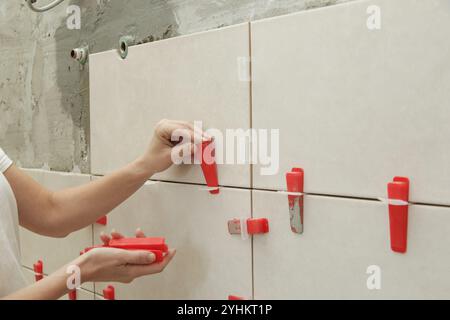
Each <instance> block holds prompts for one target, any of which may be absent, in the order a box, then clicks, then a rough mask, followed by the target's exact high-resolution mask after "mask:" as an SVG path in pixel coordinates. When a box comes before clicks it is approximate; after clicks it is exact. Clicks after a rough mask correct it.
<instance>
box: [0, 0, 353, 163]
mask: <svg viewBox="0 0 450 320" xmlns="http://www.w3.org/2000/svg"><path fill="white" fill-rule="evenodd" d="M347 1H354V0H229V1H226V0H165V1H163V0H71V1H69V0H67V1H65V2H64V3H63V4H61V5H60V6H58V7H57V8H55V9H53V10H51V11H49V12H46V13H41V14H38V13H35V12H32V11H31V10H30V9H29V8H28V7H27V5H26V4H25V1H22V0H21V1H1V2H0V146H1V147H2V148H3V149H5V150H6V152H7V153H8V154H9V156H10V157H11V158H13V159H14V160H15V161H16V163H18V164H19V165H21V166H23V167H28V168H46V169H51V170H57V171H74V172H79V171H81V172H89V171H90V166H89V75H88V72H89V67H88V65H87V66H86V67H85V68H84V69H83V70H81V69H80V66H79V64H78V63H77V62H75V61H73V60H71V59H70V56H69V53H70V51H71V49H72V48H75V47H78V46H80V45H85V44H88V45H89V46H90V50H91V52H99V51H104V50H109V49H111V48H116V47H117V45H118V39H119V37H120V36H121V35H128V34H130V35H134V36H135V37H136V39H137V40H138V41H139V42H148V41H156V40H159V39H163V38H169V37H175V36H178V35H183V34H189V33H193V32H198V31H204V30H210V29H214V28H220V27H223V26H228V25H232V24H236V23H241V22H245V21H251V20H257V19H261V18H267V17H271V16H277V15H282V14H286V13H291V12H296V11H301V10H307V9H312V8H318V7H323V6H328V5H334V4H337V3H342V2H347ZM39 3H40V4H41V5H42V4H47V3H49V0H38V4H39ZM69 5H78V6H80V7H81V29H79V30H69V29H68V28H67V24H66V22H67V18H68V14H67V12H66V9H67V7H68V6H69ZM94 125H95V124H94ZM118 143H120V142H118Z"/></svg>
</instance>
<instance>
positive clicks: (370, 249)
mask: <svg viewBox="0 0 450 320" xmlns="http://www.w3.org/2000/svg"><path fill="white" fill-rule="evenodd" d="M434 2H435V6H426V5H425V4H424V2H423V1H415V0H398V1H388V0H376V1H358V2H354V3H349V4H343V5H338V6H334V7H330V8H324V9H318V10H313V11H309V12H305V13H299V14H292V15H288V16H283V17H279V18H273V19H268V20H261V21H258V22H255V23H251V24H242V25H238V26H233V27H228V28H224V29H220V30H215V31H209V32H204V33H200V34H195V35H191V36H186V37H180V38H175V39H169V40H163V41H159V42H155V43H149V44H144V45H140V46H136V47H132V48H131V49H130V52H129V56H128V57H127V59H125V60H121V59H119V58H118V56H117V53H116V52H115V51H108V52H104V53H100V54H95V55H92V56H91V57H90V76H91V142H92V145H91V154H92V173H93V174H94V175H96V176H101V175H103V174H106V173H108V172H110V171H112V170H113V169H115V168H117V167H120V166H121V165H124V164H126V163H127V162H129V161H131V160H133V159H134V158H135V157H136V156H137V155H139V153H140V152H142V151H143V150H144V148H145V146H146V143H147V142H148V140H149V138H150V135H151V130H152V128H153V127H154V124H155V123H156V122H157V121H158V120H160V119H162V118H173V119H186V120H203V124H204V128H210V127H214V128H218V129H221V130H224V129H227V128H229V129H237V128H241V129H244V130H245V129H248V128H261V129H279V130H280V171H279V173H278V174H276V175H272V176H263V175H261V174H260V166H259V165H250V164H248V165H219V181H220V184H221V186H222V188H221V190H220V194H219V195H210V194H209V193H208V192H206V191H204V190H202V188H201V187H200V186H198V185H197V184H202V183H203V177H202V174H201V170H200V168H199V166H195V165H193V166H181V167H180V166H178V167H174V168H172V169H170V170H169V171H167V172H165V173H163V174H160V175H158V176H156V177H153V179H154V180H156V181H159V182H158V183H154V182H149V183H147V184H146V185H145V186H144V187H143V188H142V189H141V190H140V191H138V192H137V193H136V194H135V195H134V196H132V197H131V198H130V199H129V200H128V201H127V202H126V203H124V204H122V205H121V206H119V207H118V208H117V209H116V210H114V211H113V212H112V213H111V214H110V215H109V221H108V225H107V226H106V227H102V226H99V225H96V226H94V227H93V234H94V236H93V237H91V238H89V239H86V238H85V237H84V236H83V232H84V231H83V230H82V231H80V233H79V234H76V235H74V236H72V237H74V239H76V240H74V241H73V242H71V243H70V244H67V246H70V245H72V246H73V245H74V244H76V245H77V246H81V245H82V244H83V245H84V243H85V242H86V241H87V242H89V241H91V242H95V243H97V242H98V241H99V239H98V235H99V232H100V231H102V230H104V231H109V230H110V229H111V228H116V229H118V230H121V231H123V232H124V233H126V234H132V233H133V231H134V230H135V228H136V227H141V228H142V229H143V230H144V231H146V232H147V234H149V235H152V236H164V237H166V239H167V242H168V243H169V245H170V246H172V247H176V248H177V249H178V253H177V256H176V258H175V259H174V261H173V262H172V263H171V265H170V266H169V267H168V269H167V270H166V271H165V272H164V273H162V274H160V275H156V276H151V277H146V278H143V279H139V280H136V281H135V282H133V283H132V284H129V285H119V284H117V285H116V289H117V291H116V295H117V298H118V299H165V298H173V299H178V298H180V299H182V298H185V299H223V298H226V297H227V296H228V295H229V294H232V295H238V296H242V297H247V298H255V299H264V298H268V299H282V298H299V299H308V298H331V299H333V298H367V299H381V298H449V297H450V294H449V292H448V287H449V285H450V277H449V276H448V270H449V265H450V249H449V248H448V247H449V246H448V242H449V240H450V236H449V234H448V231H447V230H448V225H449V224H450V151H449V149H448V147H447V146H448V141H449V138H450V129H449V128H450V127H449V126H448V123H449V120H450V112H448V110H447V109H448V108H447V106H446V105H445V103H446V102H447V101H450V92H449V90H448V84H449V83H450V63H449V62H448V57H447V56H448V52H449V51H450V43H449V42H448V38H449V35H450V31H449V30H450V19H448V18H449V12H450V11H449V10H448V2H446V1H444V0H436V1H434ZM369 5H377V6H379V7H380V8H381V13H382V15H381V17H382V20H381V23H382V24H381V29H379V30H378V29H377V30H370V29H369V28H367V25H366V21H367V19H368V17H369V15H368V13H367V8H368V6H369ZM250 56H251V59H249V57H250ZM250 60H251V64H250V63H245V61H250ZM250 74H251V81H249V75H250ZM295 166H299V167H303V168H304V170H305V193H306V195H305V196H304V205H305V207H304V219H305V220H304V223H305V229H304V233H303V234H301V235H299V234H294V233H292V232H291V229H290V225H289V211H288V200H287V195H286V194H284V193H281V192H278V191H280V190H285V189H286V185H285V177H284V175H285V173H286V172H287V171H289V170H290V169H291V168H292V167H295ZM43 175H48V173H43ZM50 175H55V174H50ZM56 175H58V179H62V181H67V184H68V185H70V184H72V183H79V182H81V180H80V179H82V178H81V177H79V176H75V177H73V178H72V177H71V176H70V175H69V176H63V175H59V174H56ZM396 175H400V176H407V177H409V178H410V180H411V192H410V201H411V205H410V206H409V229H408V237H409V238H408V251H407V252H406V253H405V254H398V253H395V252H392V251H391V249H390V244H389V219H388V207H387V206H386V205H385V204H384V203H382V202H380V201H378V198H380V197H383V198H385V197H386V185H387V183H388V182H389V181H391V179H392V178H393V176H396ZM97 178H99V177H95V179H97ZM72 179H73V181H72V182H68V181H69V180H72ZM85 179H87V180H88V178H85ZM65 183H66V182H65ZM58 187H62V185H61V184H60V185H58ZM251 216H253V217H265V218H268V219H269V223H270V232H269V233H268V234H265V235H258V236H255V237H254V238H253V239H247V240H243V239H241V238H240V236H235V235H230V234H228V232H227V221H228V220H229V219H231V218H235V217H251ZM25 239H26V237H25ZM29 241H30V240H29ZM43 241H44V240H43ZM45 241H47V240H45ZM34 242H35V243H34V244H33V246H34V247H33V248H36V249H35V250H33V252H39V251H37V250H38V249H39V244H38V242H37V240H36V241H34ZM26 245H27V244H26V240H25V241H23V243H22V246H26ZM30 246H31V244H30ZM54 250H61V248H55V249H54ZM77 250H79V248H77V249H76V250H75V249H74V250H73V251H74V252H75V251H77ZM22 251H23V252H25V253H26V250H25V249H23V250H22ZM42 252H43V254H44V253H45V251H42ZM30 255H31V253H29V254H27V253H26V254H25V256H24V261H29V262H32V261H34V259H35V258H36V257H37V256H33V255H31V257H32V258H30ZM63 257H64V258H66V257H65V256H61V258H63ZM58 263H60V261H54V262H52V261H50V262H49V265H50V266H51V265H52V264H55V265H56V264H58ZM25 266H27V264H25ZM370 266H377V267H379V270H381V288H380V289H379V290H370V289H369V288H368V286H367V280H368V277H369V276H370V275H369V274H367V270H368V267H370ZM103 287H104V284H97V286H96V287H95V290H94V292H99V293H100V292H101V290H102V288H103ZM86 289H87V290H90V288H86Z"/></svg>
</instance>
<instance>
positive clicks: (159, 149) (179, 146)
mask: <svg viewBox="0 0 450 320" xmlns="http://www.w3.org/2000/svg"><path fill="white" fill-rule="evenodd" d="M180 137H184V139H180ZM188 139H189V140H188ZM209 140H211V138H210V137H208V136H207V135H206V134H205V133H204V132H203V131H201V130H200V129H198V128H195V127H194V126H193V125H192V124H191V123H189V122H185V121H174V120H161V121H160V122H158V124H157V126H156V128H155V131H154V135H153V138H152V140H151V142H150V145H149V147H148V149H147V151H146V152H145V154H144V156H143V157H142V160H143V163H144V164H145V165H146V167H147V169H148V170H149V171H150V172H152V173H158V172H161V171H164V170H166V169H168V168H169V167H170V166H171V165H172V163H173V162H172V157H171V155H172V153H174V154H177V155H182V156H184V157H186V156H190V155H192V154H193V153H194V146H195V145H197V144H199V143H201V142H202V141H209Z"/></svg>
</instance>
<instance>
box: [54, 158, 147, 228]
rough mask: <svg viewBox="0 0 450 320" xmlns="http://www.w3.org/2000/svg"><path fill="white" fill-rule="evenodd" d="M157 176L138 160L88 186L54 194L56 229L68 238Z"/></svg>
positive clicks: (143, 162)
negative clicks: (153, 176) (67, 235)
mask: <svg viewBox="0 0 450 320" xmlns="http://www.w3.org/2000/svg"><path fill="white" fill-rule="evenodd" d="M153 173H154V172H153V170H152V168H151V167H148V166H147V165H146V163H145V161H143V160H141V159H138V160H136V161H134V162H132V163H130V164H129V165H127V166H125V167H124V168H122V169H120V170H117V171H115V172H113V173H111V174H109V175H107V176H105V177H102V178H100V179H98V180H95V181H93V182H91V183H89V184H87V185H83V186H80V187H76V188H72V189H66V190H62V191H58V192H54V193H53V194H52V197H51V203H52V205H51V207H52V212H53V213H52V215H53V217H52V221H53V222H52V225H54V226H57V228H58V231H57V232H58V233H62V235H65V234H69V233H70V232H73V231H75V230H78V229H81V228H84V227H85V226H87V225H89V224H92V223H94V222H95V221H96V220H97V219H98V218H99V217H101V216H103V215H105V214H107V213H109V212H110V211H111V210H113V209H114V208H115V207H117V206H118V205H119V204H121V203H122V202H123V201H125V200H126V199H127V198H128V197H130V196H131V195H132V194H133V193H134V192H136V191H137V190H138V189H139V188H140V187H141V186H142V185H143V184H144V183H145V181H146V180H148V179H149V178H150V177H151V176H152V175H153Z"/></svg>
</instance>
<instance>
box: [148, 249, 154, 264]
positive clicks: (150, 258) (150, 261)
mask: <svg viewBox="0 0 450 320" xmlns="http://www.w3.org/2000/svg"><path fill="white" fill-rule="evenodd" d="M147 261H148V262H149V263H152V262H153V261H155V254H153V253H151V252H149V253H148V255H147Z"/></svg>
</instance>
